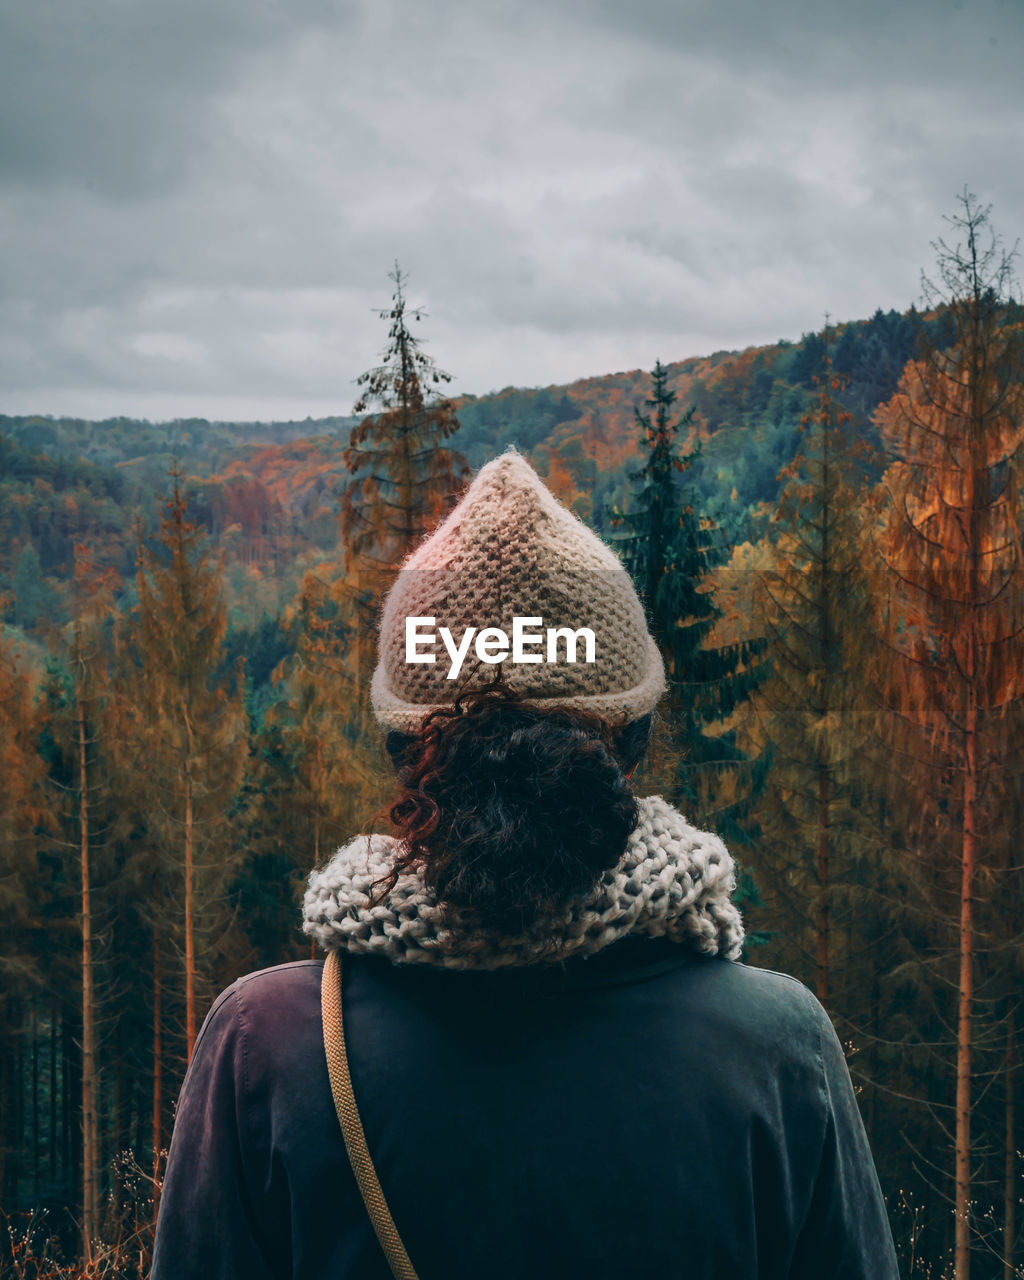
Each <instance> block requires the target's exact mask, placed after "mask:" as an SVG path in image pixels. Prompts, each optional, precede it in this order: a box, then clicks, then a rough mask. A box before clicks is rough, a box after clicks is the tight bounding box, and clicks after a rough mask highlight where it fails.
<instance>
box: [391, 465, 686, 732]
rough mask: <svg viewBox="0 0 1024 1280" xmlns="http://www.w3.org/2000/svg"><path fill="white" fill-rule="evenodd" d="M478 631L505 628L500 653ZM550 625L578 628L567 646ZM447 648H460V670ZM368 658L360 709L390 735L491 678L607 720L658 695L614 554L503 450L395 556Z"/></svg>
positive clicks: (641, 627) (659, 682)
mask: <svg viewBox="0 0 1024 1280" xmlns="http://www.w3.org/2000/svg"><path fill="white" fill-rule="evenodd" d="M517 618H518V619H519V620H520V622H519V623H518V624H516V623H514V619H517ZM410 619H415V620H416V621H415V622H412V623H410V622H409V620H410ZM516 625H518V627H519V630H520V632H521V634H522V636H523V641H522V643H521V645H520V646H519V648H518V654H517V652H516V651H515V649H514V648H513V647H512V644H511V642H512V639H513V638H514V628H515V626H516ZM471 627H472V628H475V629H476V630H475V632H474V633H473V635H472V636H471V637H470V638H469V639H468V640H467V638H466V631H467V629H468V628H471ZM444 628H447V632H448V634H447V636H445V635H444V634H442V632H443V629H444ZM485 628H499V629H500V631H501V632H503V633H504V635H505V637H507V638H508V639H507V641H506V643H505V645H504V649H503V645H502V638H501V636H500V635H498V634H497V633H496V632H494V631H492V632H490V633H488V635H486V636H484V637H480V636H479V633H480V632H481V631H482V630H484V629H485ZM560 628H565V629H567V630H568V631H570V632H574V633H578V634H577V635H576V639H575V641H570V639H569V637H568V636H567V635H566V634H565V633H564V632H563V633H562V634H561V635H559V634H557V632H558V629H560ZM584 628H585V629H588V630H589V631H590V632H591V633H592V637H593V640H592V643H589V644H588V638H587V636H586V632H585V631H582V630H581V629H584ZM411 632H415V633H416V634H415V643H414V646H413V647H412V648H410V647H409V641H410V633H411ZM552 633H555V634H554V637H553V643H552ZM477 638H479V639H480V644H479V646H478V645H477V643H476V640H477ZM449 646H454V647H459V646H465V648H464V654H465V656H464V659H463V661H462V663H461V665H458V659H457V658H456V659H455V660H454V661H453V660H452V657H451V650H450V647H449ZM503 651H505V652H506V655H507V656H505V657H504V659H501V658H500V656H497V655H500V654H501V653H502V652H503ZM378 653H379V660H378V663H377V669H376V671H375V672H374V676H373V684H372V686H371V694H370V696H371V702H372V705H373V710H374V713H375V714H376V716H377V719H378V720H379V721H380V723H381V724H382V725H384V726H385V727H386V728H388V729H397V730H399V731H401V732H403V733H414V732H415V731H416V730H417V728H418V727H419V726H420V724H421V723H422V721H423V720H424V718H425V717H426V716H427V715H428V714H429V713H430V712H431V711H434V710H436V709H438V708H439V707H451V706H452V704H453V703H454V701H455V699H456V697H457V696H458V695H459V694H460V693H462V692H464V691H466V690H468V689H477V688H482V687H485V686H487V685H489V684H493V683H495V681H496V679H500V680H501V681H502V682H503V683H504V684H505V685H506V686H507V687H509V688H510V689H511V690H512V691H513V692H514V693H515V694H516V695H517V696H518V697H519V698H521V699H522V700H523V701H525V702H529V703H531V704H534V705H538V706H545V707H552V708H555V707H569V708H577V709H580V710H584V711H589V712H592V713H593V714H595V715H598V716H600V717H601V718H602V719H604V720H605V721H607V722H608V723H609V724H626V723H628V722H629V721H631V720H637V719H639V718H640V717H641V716H643V715H646V714H647V712H649V711H650V710H652V708H653V707H654V705H655V703H656V702H657V701H658V699H659V698H660V697H661V695H662V693H663V692H664V690H665V671H664V667H663V665H662V660H661V655H660V653H659V652H658V648H657V646H656V645H655V643H654V640H653V639H652V638H651V636H650V635H649V633H648V630H647V623H646V620H645V617H644V611H643V606H642V605H641V604H640V600H639V598H638V596H637V594H636V591H635V589H634V587H633V583H632V581H631V580H630V577H629V574H628V573H627V572H626V571H625V569H624V568H623V566H622V563H621V561H620V560H619V558H618V556H617V555H616V554H615V552H614V551H612V550H611V548H610V547H608V546H607V545H606V544H605V543H604V542H602V541H601V539H600V538H599V537H598V536H597V535H596V534H595V533H594V532H593V531H592V530H590V529H588V528H587V526H586V525H585V524H583V522H582V521H581V520H578V519H577V518H576V516H574V515H573V514H572V513H571V512H570V511H569V510H567V509H566V508H565V507H564V506H562V504H561V503H560V502H558V500H557V499H556V498H555V497H553V495H552V494H551V493H549V491H548V490H547V489H546V488H545V486H544V484H543V482H542V481H541V479H540V477H539V476H538V475H537V473H536V472H535V471H534V470H533V468H532V467H531V466H530V464H529V463H528V462H527V461H526V459H525V458H523V457H522V456H521V455H520V454H518V453H517V452H515V450H509V452H507V453H504V454H502V455H501V456H500V457H499V458H495V459H494V460H493V461H492V462H489V463H487V465H486V466H484V467H483V468H481V470H480V472H479V474H478V475H477V477H476V479H475V480H474V481H473V483H472V484H471V485H470V487H469V489H468V490H467V491H466V493H465V495H464V496H463V498H462V500H461V501H460V502H459V504H458V506H457V507H455V509H454V510H453V511H452V512H451V513H450V515H449V516H448V517H447V518H446V519H445V520H444V521H443V523H442V524H440V525H439V526H438V527H437V529H435V530H434V532H433V533H432V534H430V535H429V536H428V537H427V538H426V539H425V540H424V541H423V542H421V543H420V545H419V546H418V547H417V548H416V549H415V550H414V551H413V552H412V554H411V555H410V556H409V557H408V559H407V560H406V561H405V562H404V564H403V565H402V567H401V570H400V571H399V574H398V577H397V579H396V581H395V583H394V585H393V586H392V588H391V591H390V592H389V593H388V597H387V599H386V601H385V603H384V608H383V610H382V613H381V619H380V636H379V647H378ZM411 654H416V655H418V660H417V661H409V660H408V659H409V657H410V655H411ZM431 654H433V655H434V657H433V661H431V660H430V657H429V655H431ZM573 658H574V659H575V660H570V659H573ZM516 659H518V660H516ZM588 659H592V660H588ZM452 672H456V676H455V678H454V679H453V678H450V673H452Z"/></svg>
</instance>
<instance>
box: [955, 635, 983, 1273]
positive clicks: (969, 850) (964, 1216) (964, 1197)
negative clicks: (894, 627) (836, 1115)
mask: <svg viewBox="0 0 1024 1280" xmlns="http://www.w3.org/2000/svg"><path fill="white" fill-rule="evenodd" d="M973 641H974V637H973V635H972V636H971V637H970V638H969V641H968V643H969V657H968V663H969V666H968V673H969V683H968V688H967V716H966V721H965V730H966V732H965V738H966V744H965V745H966V751H965V760H964V810H963V827H962V844H961V861H960V991H959V999H958V1009H957V1044H956V1206H955V1219H956V1231H955V1236H954V1250H953V1257H954V1264H953V1265H954V1276H955V1278H956V1280H970V1274H971V1244H970V1226H971V1224H970V1212H971V1017H972V1013H973V1007H972V1006H973V1000H974V911H973V907H974V903H973V897H972V895H973V892H974V837H975V830H974V828H975V808H976V802H977V750H978V741H977V739H978V707H977V696H976V690H975V687H974V642H973Z"/></svg>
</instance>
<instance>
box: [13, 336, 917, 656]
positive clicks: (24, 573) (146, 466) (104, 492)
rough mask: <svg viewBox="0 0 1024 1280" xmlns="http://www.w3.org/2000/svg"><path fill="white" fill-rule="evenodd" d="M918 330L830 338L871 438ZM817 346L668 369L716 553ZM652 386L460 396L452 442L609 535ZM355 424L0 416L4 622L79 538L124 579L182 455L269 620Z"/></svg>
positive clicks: (18, 618) (332, 529)
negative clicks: (544, 486) (521, 476)
mask: <svg viewBox="0 0 1024 1280" xmlns="http://www.w3.org/2000/svg"><path fill="white" fill-rule="evenodd" d="M914 320H915V318H914V317H913V316H911V315H906V316H904V315H899V314H898V313H896V312H894V311H890V312H888V313H883V312H881V311H878V312H876V314H875V315H874V316H873V317H872V318H871V319H870V320H867V321H860V322H851V323H849V324H845V325H842V326H837V327H836V328H834V329H833V330H832V331H831V335H830V342H829V344H828V348H827V350H828V354H829V355H830V357H831V361H832V368H833V370H834V372H835V373H837V374H839V375H840V376H841V377H842V379H843V381H844V387H843V389H842V390H841V392H840V396H841V398H842V400H843V402H844V404H845V405H846V407H847V409H848V410H849V412H850V415H851V426H850V430H851V431H853V432H856V433H858V434H859V435H861V436H865V437H870V436H871V435H872V432H873V427H872V423H871V418H872V414H873V412H874V409H875V408H876V406H877V405H878V404H879V402H880V401H882V400H884V399H886V398H888V397H889V396H890V395H891V394H892V392H893V391H894V390H895V387H896V383H897V380H898V378H899V374H900V371H901V370H902V368H903V366H904V364H905V362H906V360H907V359H908V358H909V357H910V356H911V355H912V354H913V350H914V345H913V344H914ZM825 352H826V345H825V343H824V342H823V340H822V338H821V337H820V336H819V335H815V334H811V335H805V336H804V337H803V338H802V339H801V340H800V341H799V342H785V341H783V342H779V343H776V344H775V345H773V346H768V347H756V348H749V349H748V350H745V351H740V352H725V351H720V352H716V353H714V354H713V355H710V356H704V357H699V358H691V359H687V360H682V361H678V362H675V363H672V364H669V365H668V366H667V367H668V369H669V386H670V387H671V388H672V389H673V390H674V391H675V393H676V397H677V399H676V405H677V408H678V411H679V413H680V415H682V414H683V413H684V412H685V411H686V410H687V408H688V407H690V406H692V407H693V408H694V414H693V418H692V420H691V424H690V428H689V438H688V439H687V440H686V441H685V442H684V447H685V448H687V449H692V448H695V447H697V446H699V456H698V457H697V459H696V461H695V462H694V463H693V465H692V466H691V468H690V470H689V472H688V473H687V482H688V484H689V485H690V486H691V489H692V493H693V501H694V503H695V505H696V506H697V507H698V508H699V509H700V510H701V511H702V512H703V513H704V514H706V515H708V516H709V517H710V518H711V519H713V520H714V521H715V523H716V524H717V525H718V526H719V528H720V531H721V537H722V540H723V544H729V545H731V544H735V543H736V542H739V541H743V540H753V539H755V538H756V537H758V536H760V534H761V533H762V532H763V529H764V525H765V520H766V517H767V514H768V512H769V511H770V509H771V506H772V504H773V503H774V501H775V499H776V497H777V494H778V489H779V481H778V474H779V471H780V470H781V468H782V467H784V466H785V465H786V464H787V463H788V462H789V461H790V459H791V458H792V457H793V455H794V453H795V451H796V449H797V443H798V440H799V434H800V419H801V417H802V416H803V414H804V413H805V412H806V410H807V406H808V405H809V403H810V400H811V398H812V396H813V394H814V390H815V386H816V381H815V380H816V379H817V378H818V377H819V375H820V374H821V372H822V370H823V367H824V366H823V362H822V360H823V356H824V354H825ZM649 387H650V373H649V371H648V370H641V369H634V370H629V371H625V372H621V373H613V374H608V375H604V376H600V377H593V378H584V379H580V380H578V381H576V382H573V383H571V384H569V385H567V386H551V387H545V388H538V389H523V388H515V387H508V388H506V389H505V390H503V391H499V392H497V393H495V394H492V395H487V396H479V397H475V396H465V397H463V398H461V399H460V400H459V401H458V413H459V419H460V422H461V424H462V427H461V431H460V432H459V433H458V435H456V436H455V437H454V438H453V442H452V443H453V444H454V445H455V446H456V447H458V448H460V449H461V450H462V451H463V452H464V453H465V455H466V457H467V459H468V460H469V462H470V464H471V465H472V466H473V467H474V469H475V468H477V467H479V466H480V465H481V464H482V463H483V462H484V461H485V460H486V459H487V458H489V457H493V456H494V455H495V454H496V453H498V452H500V451H501V450H503V449H504V448H506V447H507V446H508V445H509V444H515V445H516V446H517V447H518V448H519V449H521V450H522V451H523V452H524V453H526V454H527V455H528V456H529V457H530V458H531V460H532V461H533V462H534V464H535V465H536V467H537V468H538V470H539V471H540V472H541V473H542V474H543V475H545V476H546V477H547V478H548V482H549V483H550V485H551V487H552V488H553V489H554V490H555V491H556V492H557V493H558V494H559V496H560V497H562V498H563V500H565V501H567V502H570V503H571V504H572V505H573V507H574V509H575V510H576V511H577V512H578V513H579V514H580V515H581V516H583V517H584V518H586V519H588V520H590V521H592V522H593V524H594V525H595V526H596V527H598V528H599V529H607V527H608V519H609V514H610V512H611V510H612V509H613V508H614V507H619V508H620V509H621V508H622V507H624V506H625V505H626V504H627V503H628V492H629V472H630V470H631V467H632V464H633V462H634V460H635V458H636V439H637V431H636V425H635V420H634V410H635V409H636V408H637V407H639V408H641V409H642V408H643V407H644V399H645V397H646V396H647V395H648V393H649ZM353 422H354V419H352V418H340V417H339V418H328V419H319V420H316V421H312V420H307V421H305V422H275V423H219V422H207V421H206V420H205V419H190V420H179V421H176V422H171V423H156V424H154V423H150V422H147V421H137V420H134V419H129V418H116V419H108V420H106V421H103V422H89V421H86V420H82V419H70V418H58V419H53V418H42V417H31V416H29V417H0V500H2V509H0V596H3V597H4V598H5V599H6V600H8V601H9V603H8V604H7V607H6V614H5V621H6V622H7V623H8V624H10V625H13V626H15V627H17V628H19V629H20V630H23V631H28V632H30V633H31V632H32V631H33V630H35V629H37V628H39V627H42V626H44V625H45V624H47V623H49V622H52V621H59V620H60V617H61V615H62V603H61V602H62V597H63V593H64V589H65V586H66V584H67V581H68V579H69V577H70V573H71V567H72V556H73V547H74V543H75V542H76V541H82V542H86V543H88V544H89V545H90V546H92V548H93V550H94V554H97V555H99V556H100V558H101V559H102V560H103V561H105V562H106V563H108V564H109V565H110V566H111V567H113V568H115V569H116V570H117V572H118V573H119V574H120V575H121V577H122V579H123V580H124V581H125V582H126V583H130V580H131V577H132V575H133V571H134V558H135V552H134V547H135V538H136V523H137V521H141V523H142V525H143V527H145V526H147V525H149V524H151V523H152V521H153V520H154V519H155V516H156V513H157V510H158V506H159V502H160V499H161V497H162V496H163V494H164V493H165V491H166V476H167V470H168V468H169V467H170V466H171V465H172V464H174V463H177V465H178V466H179V467H180V468H181V469H182V470H183V471H184V472H185V473H186V475H187V476H188V477H189V478H190V489H191V493H192V499H191V510H192V513H193V517H194V518H195V519H197V520H198V521H199V522H200V523H201V524H203V525H204V526H205V527H206V528H207V530H208V531H209V533H210V535H211V537H212V538H213V539H214V541H215V543H216V545H217V546H219V547H220V549H221V550H222V551H223V553H224V555H225V559H226V563H227V566H228V569H229V587H231V589H232V590H233V593H234V595H235V597H236V599H235V606H236V607H235V611H234V616H235V617H236V619H237V618H241V617H245V618H246V619H247V620H248V621H249V622H255V621H257V620H258V614H259V613H260V612H261V611H263V612H273V611H274V610H276V608H278V607H279V605H280V602H281V601H282V600H283V599H286V598H287V596H288V593H289V591H290V590H291V589H292V587H293V585H294V583H295V581H296V580H297V577H298V576H299V575H300V574H301V568H302V565H303V564H306V563H308V562H309V561H310V558H311V557H312V558H313V559H315V558H316V557H317V556H318V555H321V554H324V553H327V552H329V551H331V550H332V549H333V548H334V546H335V543H336V540H337V515H336V513H337V498H338V494H339V492H340V490H341V489H342V487H343V486H344V484H345V482H346V480H347V476H346V473H345V470H344V466H343V463H342V452H343V449H344V447H345V443H346V441H347V437H348V430H349V428H350V427H351V425H352V424H353ZM257 576H258V578H259V583H260V590H259V592H258V593H257V594H258V597H259V600H260V601H261V602H262V603H260V604H258V605H257V604H255V603H253V601H254V600H255V598H256V597H255V596H254V595H253V587H254V582H255V580H256V577H257ZM243 598H244V599H243ZM254 611H255V614H254Z"/></svg>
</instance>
